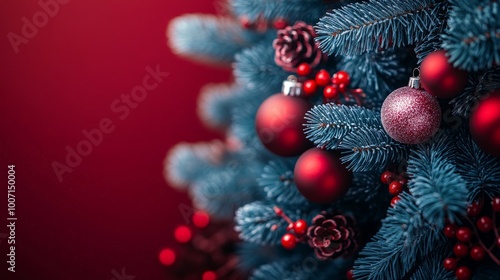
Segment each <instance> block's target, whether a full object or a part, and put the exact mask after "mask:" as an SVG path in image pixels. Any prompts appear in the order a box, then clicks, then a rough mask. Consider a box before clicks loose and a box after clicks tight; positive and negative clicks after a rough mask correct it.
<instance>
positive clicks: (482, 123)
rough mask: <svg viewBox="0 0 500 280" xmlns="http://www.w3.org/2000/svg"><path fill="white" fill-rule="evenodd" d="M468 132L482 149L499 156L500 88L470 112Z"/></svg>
mask: <svg viewBox="0 0 500 280" xmlns="http://www.w3.org/2000/svg"><path fill="white" fill-rule="evenodd" d="M470 132H471V134H472V138H473V139H474V141H475V142H476V144H477V145H478V146H479V147H480V148H481V149H482V150H483V151H485V152H487V153H489V154H490V155H493V156H496V157H500V90H496V91H495V92H493V93H491V95H490V96H488V97H487V98H486V99H484V100H483V101H481V102H480V103H479V106H478V107H477V109H476V110H475V111H474V112H472V114H471V117H470Z"/></svg>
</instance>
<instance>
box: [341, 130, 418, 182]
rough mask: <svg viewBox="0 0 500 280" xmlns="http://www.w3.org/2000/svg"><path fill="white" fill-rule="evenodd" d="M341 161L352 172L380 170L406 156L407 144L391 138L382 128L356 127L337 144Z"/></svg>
mask: <svg viewBox="0 0 500 280" xmlns="http://www.w3.org/2000/svg"><path fill="white" fill-rule="evenodd" d="M339 149H340V150H343V151H342V158H341V159H342V162H343V163H346V164H347V168H348V169H349V170H351V171H353V172H366V171H375V170H377V171H380V170H383V169H384V168H386V166H387V165H388V164H390V163H394V162H399V161H402V160H404V159H405V158H406V157H407V154H408V152H407V146H406V145H404V144H401V143H399V142H396V141H395V140H393V139H392V138H391V137H390V136H389V135H387V133H386V132H385V131H384V130H383V129H382V128H366V129H358V130H355V131H353V132H351V133H349V134H348V135H347V136H346V137H345V138H344V139H343V141H342V142H341V143H340V145H339Z"/></svg>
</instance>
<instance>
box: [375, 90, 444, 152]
mask: <svg viewBox="0 0 500 280" xmlns="http://www.w3.org/2000/svg"><path fill="white" fill-rule="evenodd" d="M381 119H382V125H383V127H384V129H385V131H386V132H387V134H389V136H391V137H392V138H393V139H394V140H396V141H398V142H401V143H404V144H420V143H423V142H425V141H427V140H429V139H430V138H431V137H432V136H433V135H434V134H435V133H436V132H437V131H438V129H439V125H440V124H441V108H440V107H439V102H438V101H437V100H436V98H434V97H433V96H431V95H430V94H428V93H427V92H425V91H423V90H419V89H416V88H411V87H402V88H399V89H396V90H395V91H393V92H392V93H391V94H389V96H387V98H386V99H385V101H384V103H383V104H382V111H381Z"/></svg>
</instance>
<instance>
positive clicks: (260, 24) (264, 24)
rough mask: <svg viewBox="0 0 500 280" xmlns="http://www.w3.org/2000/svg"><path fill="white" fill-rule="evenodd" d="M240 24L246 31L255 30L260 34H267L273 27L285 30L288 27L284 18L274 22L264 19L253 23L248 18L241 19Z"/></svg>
mask: <svg viewBox="0 0 500 280" xmlns="http://www.w3.org/2000/svg"><path fill="white" fill-rule="evenodd" d="M240 24H241V26H242V27H243V28H245V29H254V30H256V31H259V32H265V31H266V30H267V29H268V28H270V27H273V28H275V29H278V30H279V29H283V28H285V27H287V26H288V25H289V24H288V21H287V20H285V19H283V18H277V19H275V20H273V21H268V20H266V19H264V18H262V17H259V18H257V20H254V21H251V20H250V19H249V18H247V17H241V18H240Z"/></svg>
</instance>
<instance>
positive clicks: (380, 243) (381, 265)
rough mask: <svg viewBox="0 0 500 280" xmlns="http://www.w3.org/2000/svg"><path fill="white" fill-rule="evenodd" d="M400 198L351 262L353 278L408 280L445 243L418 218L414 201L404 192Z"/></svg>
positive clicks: (439, 235)
mask: <svg viewBox="0 0 500 280" xmlns="http://www.w3.org/2000/svg"><path fill="white" fill-rule="evenodd" d="M400 197H401V200H400V201H398V202H397V204H396V205H395V207H394V208H389V211H388V217H387V218H386V219H384V220H383V221H382V228H381V229H380V230H379V232H378V233H377V234H376V235H375V236H374V237H373V238H372V240H371V241H370V242H369V243H368V244H367V245H366V246H365V248H363V250H361V252H360V254H359V258H358V259H357V260H356V261H355V262H354V277H355V278H356V279H359V280H367V279H370V280H379V279H380V280H388V279H391V280H392V279H394V280H396V279H409V278H411V276H412V275H414V273H415V271H418V269H419V268H420V267H422V266H423V263H422V261H423V260H425V259H426V258H427V257H428V256H431V255H432V254H433V252H434V251H436V250H439V248H438V247H439V246H443V245H442V244H446V242H445V237H444V235H443V234H442V233H441V231H439V230H437V229H435V228H434V227H433V226H431V225H430V224H429V223H427V222H426V221H425V220H424V219H423V218H422V216H421V212H420V211H419V210H418V207H417V205H416V202H415V199H414V198H413V197H411V196H410V195H408V194H406V193H403V194H401V195H400Z"/></svg>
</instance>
